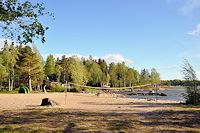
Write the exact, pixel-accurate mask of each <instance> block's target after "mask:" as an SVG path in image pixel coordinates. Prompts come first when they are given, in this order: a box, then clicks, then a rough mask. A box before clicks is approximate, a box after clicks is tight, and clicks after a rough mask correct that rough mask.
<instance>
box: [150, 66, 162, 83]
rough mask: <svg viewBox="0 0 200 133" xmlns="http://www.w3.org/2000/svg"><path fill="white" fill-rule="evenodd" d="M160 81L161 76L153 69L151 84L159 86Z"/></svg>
mask: <svg viewBox="0 0 200 133" xmlns="http://www.w3.org/2000/svg"><path fill="white" fill-rule="evenodd" d="M160 82H161V81H160V74H159V73H158V72H157V70H156V69H155V68H152V69H151V83H152V84H159V83H160Z"/></svg>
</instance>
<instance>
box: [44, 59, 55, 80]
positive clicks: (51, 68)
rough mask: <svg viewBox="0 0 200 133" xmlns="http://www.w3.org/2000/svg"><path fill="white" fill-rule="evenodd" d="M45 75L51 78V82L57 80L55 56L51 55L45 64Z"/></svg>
mask: <svg viewBox="0 0 200 133" xmlns="http://www.w3.org/2000/svg"><path fill="white" fill-rule="evenodd" d="M45 74H46V76H47V77H48V78H49V80H50V81H53V80H55V79H54V76H55V59H54V57H53V55H49V56H48V57H47V60H46V64H45Z"/></svg>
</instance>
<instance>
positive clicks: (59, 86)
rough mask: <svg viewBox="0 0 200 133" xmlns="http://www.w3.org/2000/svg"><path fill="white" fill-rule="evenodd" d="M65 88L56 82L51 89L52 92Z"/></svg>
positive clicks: (62, 90) (61, 90)
mask: <svg viewBox="0 0 200 133" xmlns="http://www.w3.org/2000/svg"><path fill="white" fill-rule="evenodd" d="M66 89H67V88H66V87H63V86H62V85H60V84H56V85H55V86H54V87H53V88H52V89H51V90H52V91H53V92H65V90H66Z"/></svg>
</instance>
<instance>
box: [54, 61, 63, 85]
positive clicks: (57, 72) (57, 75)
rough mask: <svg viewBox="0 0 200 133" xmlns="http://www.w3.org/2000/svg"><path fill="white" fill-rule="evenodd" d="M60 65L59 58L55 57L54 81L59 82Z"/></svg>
mask: <svg viewBox="0 0 200 133" xmlns="http://www.w3.org/2000/svg"><path fill="white" fill-rule="evenodd" d="M61 72H62V67H61V66H60V59H59V58H57V59H56V62H55V76H56V81H57V82H59V81H60V78H61Z"/></svg>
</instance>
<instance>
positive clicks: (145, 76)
mask: <svg viewBox="0 0 200 133" xmlns="http://www.w3.org/2000/svg"><path fill="white" fill-rule="evenodd" d="M148 83H150V74H149V71H148V70H147V69H143V70H141V73H140V84H142V85H144V84H148Z"/></svg>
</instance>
